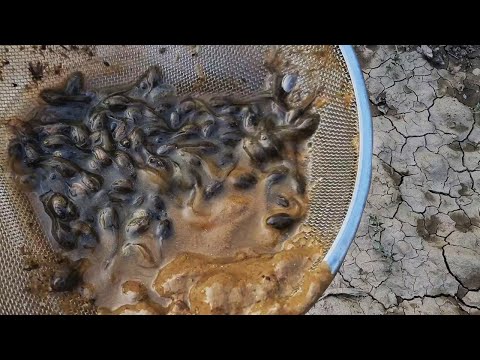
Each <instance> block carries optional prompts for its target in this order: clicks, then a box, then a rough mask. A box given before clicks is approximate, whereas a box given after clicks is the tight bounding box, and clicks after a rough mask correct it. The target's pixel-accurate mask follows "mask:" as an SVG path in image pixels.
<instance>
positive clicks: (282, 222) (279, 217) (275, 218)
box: [266, 213, 295, 230]
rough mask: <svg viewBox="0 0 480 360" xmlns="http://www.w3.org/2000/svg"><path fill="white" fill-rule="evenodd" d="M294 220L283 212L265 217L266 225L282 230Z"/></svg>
mask: <svg viewBox="0 0 480 360" xmlns="http://www.w3.org/2000/svg"><path fill="white" fill-rule="evenodd" d="M294 222H295V219H293V218H292V217H291V216H290V215H288V214H285V213H280V214H275V215H272V216H269V217H268V218H267V221H266V223H267V225H268V226H271V227H273V228H275V229H277V230H284V229H287V228H289V227H290V226H292V225H293V224H294Z"/></svg>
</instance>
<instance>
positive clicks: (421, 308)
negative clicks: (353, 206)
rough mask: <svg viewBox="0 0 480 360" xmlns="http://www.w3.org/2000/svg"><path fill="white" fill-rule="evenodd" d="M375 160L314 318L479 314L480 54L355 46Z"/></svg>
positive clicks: (478, 50) (473, 49)
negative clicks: (356, 220) (360, 210)
mask: <svg viewBox="0 0 480 360" xmlns="http://www.w3.org/2000/svg"><path fill="white" fill-rule="evenodd" d="M356 51H357V54H358V56H359V60H360V62H361V65H362V69H363V72H364V78H365V82H366V85H367V89H368V91H369V95H370V101H371V107H372V116H373V128H374V150H373V152H374V156H373V174H372V185H371V189H370V195H369V198H368V201H367V205H366V208H365V211H364V214H363V218H362V221H361V224H360V227H359V229H358V232H357V236H356V239H355V241H354V243H353V244H352V246H351V248H350V251H349V253H348V255H347V257H346V259H345V261H344V263H343V265H342V267H341V269H340V271H339V273H338V274H337V276H336V277H335V280H334V281H333V283H332V284H331V286H330V287H329V288H328V289H327V291H326V292H325V293H324V295H323V297H322V298H321V299H320V300H319V301H318V302H317V304H316V305H315V306H314V308H312V309H311V310H310V312H309V314H480V213H479V210H480V145H479V143H480V92H479V89H480V88H479V87H480V46H452V45H446V46H445V45H440V46H436V45H432V46H427V45H421V46H420V45H411V46H357V47H356Z"/></svg>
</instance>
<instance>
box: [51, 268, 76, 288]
mask: <svg viewBox="0 0 480 360" xmlns="http://www.w3.org/2000/svg"><path fill="white" fill-rule="evenodd" d="M80 282H81V274H80V271H79V270H78V269H76V268H75V267H72V266H62V267H61V268H60V269H58V270H57V271H55V273H54V275H53V277H52V280H51V283H50V287H51V288H52V290H53V291H55V292H65V291H71V290H73V289H75V288H76V287H77V286H78V285H79V284H80Z"/></svg>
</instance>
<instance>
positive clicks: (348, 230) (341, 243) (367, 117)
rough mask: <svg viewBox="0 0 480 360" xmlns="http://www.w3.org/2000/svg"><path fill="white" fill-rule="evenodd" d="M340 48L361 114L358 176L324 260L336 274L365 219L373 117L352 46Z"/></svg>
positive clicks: (359, 119)
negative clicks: (343, 216) (345, 212)
mask: <svg viewBox="0 0 480 360" xmlns="http://www.w3.org/2000/svg"><path fill="white" fill-rule="evenodd" d="M340 50H341V52H342V55H343V58H344V59H345V62H346V64H347V68H348V72H349V75H350V79H351V80H352V84H353V90H354V92H355V99H356V104H357V113H358V131H359V154H358V167H357V177H356V179H355V187H354V190H353V195H352V199H351V201H350V205H349V207H348V211H347V214H346V215H345V219H344V220H343V224H342V227H341V228H340V231H339V232H338V234H337V237H336V238H335V241H334V242H333V244H332V246H331V247H330V249H329V250H328V252H327V255H326V256H325V261H326V263H327V264H328V266H329V267H330V270H331V271H332V273H333V274H335V273H337V271H338V269H339V268H340V266H341V265H342V262H343V260H344V259H345V256H346V255H347V252H348V249H349V247H350V245H351V243H352V242H353V239H354V238H355V234H356V232H357V229H358V225H359V224H360V220H361V218H362V213H363V209H364V208H365V204H366V202H367V196H368V192H369V190H370V181H371V178H372V152H373V130H372V116H371V114H370V103H369V100H368V93H367V89H366V87H365V82H364V80H363V73H362V70H361V69H360V64H359V63H358V60H357V56H356V55H355V51H354V50H353V47H352V46H351V45H340Z"/></svg>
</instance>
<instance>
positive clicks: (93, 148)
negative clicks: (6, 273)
mask: <svg viewBox="0 0 480 360" xmlns="http://www.w3.org/2000/svg"><path fill="white" fill-rule="evenodd" d="M282 76H283V75H282ZM282 76H281V75H280V74H278V73H273V74H272V76H271V78H270V79H269V87H267V90H266V91H265V92H263V93H261V94H259V95H258V96H257V97H254V98H248V99H247V98H242V99H240V98H234V97H230V96H211V97H209V98H205V97H203V98H192V97H178V96H176V94H175V89H174V88H173V87H171V86H169V85H168V84H164V83H163V82H162V81H161V79H162V77H161V71H160V70H159V69H158V68H152V69H149V70H148V71H147V72H146V73H145V74H144V75H143V76H142V77H141V78H140V79H139V80H138V81H137V82H136V83H135V84H133V85H130V86H124V87H122V88H116V89H109V90H104V91H99V92H88V91H85V90H84V89H83V86H82V77H81V75H80V74H78V73H76V74H73V75H72V76H71V77H70V79H69V80H68V82H67V83H66V85H65V87H64V88H63V89H54V90H46V91H44V92H43V93H42V94H41V96H42V98H43V99H44V100H45V102H46V103H47V105H45V106H44V107H42V108H39V109H37V110H36V111H35V112H34V113H33V114H32V116H31V118H30V119H28V120H27V121H20V120H17V119H15V120H14V121H12V122H11V127H12V130H13V131H14V133H15V134H16V137H15V139H14V140H13V141H12V143H11V144H10V159H11V167H12V169H13V171H14V173H15V174H16V176H17V181H18V183H19V184H20V185H21V186H22V187H23V188H24V189H25V190H26V191H28V192H29V194H30V198H31V201H32V203H33V204H34V208H35V209H36V211H37V213H38V214H39V217H40V218H41V220H42V223H43V225H44V227H45V230H46V232H47V233H48V234H49V235H50V238H51V240H52V244H54V247H55V248H56V249H57V250H58V251H59V252H61V253H62V254H64V255H65V256H66V257H67V258H68V259H70V260H71V265H70V268H69V269H67V270H65V269H62V271H61V272H60V273H59V274H57V275H56V276H54V278H53V279H52V290H53V291H80V292H81V293H82V294H83V295H84V296H87V297H90V298H92V299H94V301H95V304H96V305H97V306H98V308H99V309H100V310H101V312H102V313H112V312H113V313H124V312H126V313H128V312H140V313H155V314H168V313H184V314H194V313H298V312H302V311H304V310H305V309H306V306H307V305H308V304H310V303H311V302H312V301H313V300H314V299H315V298H316V297H318V296H319V294H320V293H321V291H323V290H322V289H323V287H324V286H326V285H327V284H328V282H329V281H330V279H331V274H330V272H329V270H328V267H326V265H325V264H323V263H321V259H322V258H323V248H322V247H321V246H320V245H319V242H318V241H315V237H314V236H312V235H310V236H307V235H306V234H307V233H308V232H309V231H305V229H303V230H302V231H299V230H298V225H299V224H300V223H301V220H302V219H303V218H304V216H305V214H306V211H307V208H308V198H307V195H306V194H307V191H306V183H305V176H304V171H305V158H306V157H305V154H306V151H305V147H304V143H305V141H306V140H307V139H308V138H309V137H310V136H311V135H312V134H313V133H314V131H315V130H316V127H317V126H318V116H316V115H313V114H312V113H311V112H310V108H311V106H312V104H314V103H315V98H316V97H315V94H313V95H311V96H309V97H308V98H307V99H306V100H305V101H304V102H303V103H302V104H301V105H300V107H298V108H295V109H291V108H289V107H288V106H287V105H286V101H285V99H286V98H287V97H288V92H289V91H290V90H291V88H292V86H294V79H293V78H292V76H290V75H286V76H288V78H286V77H285V76H284V77H283V79H284V80H285V79H287V80H288V81H287V83H288V89H287V90H288V91H286V90H285V89H282V87H281V81H280V80H281V79H282ZM283 83H285V81H283ZM292 84H293V85H292ZM312 239H313V240H312ZM317 240H318V239H317ZM72 274H73V275H72Z"/></svg>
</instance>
